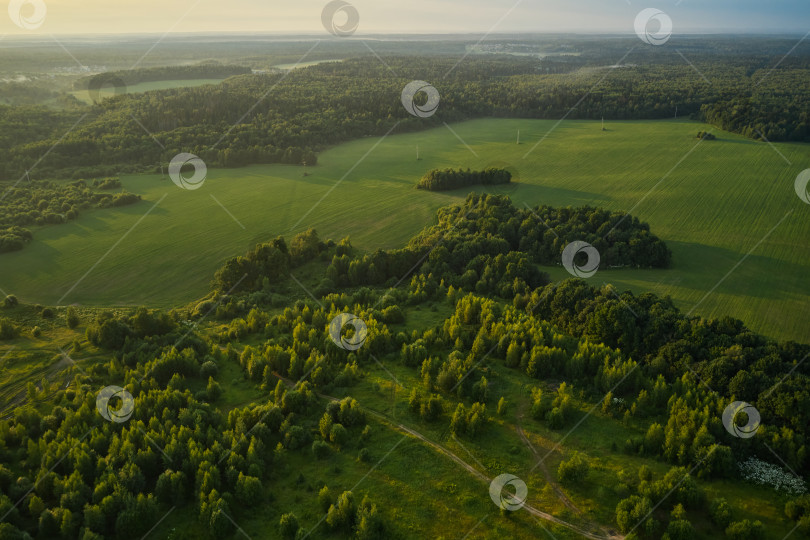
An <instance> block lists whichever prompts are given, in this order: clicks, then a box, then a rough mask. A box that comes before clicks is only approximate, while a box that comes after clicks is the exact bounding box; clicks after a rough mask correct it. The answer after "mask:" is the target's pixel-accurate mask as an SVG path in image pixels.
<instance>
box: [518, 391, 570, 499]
mask: <svg viewBox="0 0 810 540" xmlns="http://www.w3.org/2000/svg"><path fill="white" fill-rule="evenodd" d="M524 410H525V404H521V407H520V408H519V409H518V414H517V422H516V423H515V431H517V434H518V436H520V439H521V440H522V441H523V444H525V445H526V447H528V449H529V450H531V452H532V454H533V455H534V457H535V458H536V459H537V463H538V464H539V466H540V470H541V471H542V473H543V477H544V478H545V480H546V483H547V484H548V485H549V486H551V489H553V490H554V493H555V494H556V495H557V498H558V499H560V502H562V503H563V504H564V505H565V506H566V507H568V509H569V510H571V511H572V512H574V513H576V514H579V515H582V510H580V509H579V508H578V507H577V505H575V504H574V501H572V500H571V499H569V498H568V495H566V494H565V492H564V491H563V490H562V488H561V487H560V485H559V484H558V483H557V482H556V481H555V480H554V477H553V476H552V475H551V471H549V470H548V465H546V461H545V460H544V459H543V456H541V455H540V452H538V451H537V448H535V447H534V445H533V444H532V443H531V441H529V438H528V437H527V436H526V432H525V431H523V426H522V425H521V420H522V419H523V412H524Z"/></svg>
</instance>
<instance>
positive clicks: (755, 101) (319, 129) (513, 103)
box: [0, 51, 810, 179]
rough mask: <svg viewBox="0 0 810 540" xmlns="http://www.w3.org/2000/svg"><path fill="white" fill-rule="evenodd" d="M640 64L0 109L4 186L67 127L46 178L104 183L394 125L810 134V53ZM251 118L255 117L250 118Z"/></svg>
mask: <svg viewBox="0 0 810 540" xmlns="http://www.w3.org/2000/svg"><path fill="white" fill-rule="evenodd" d="M633 54H634V56H633V58H632V61H633V63H632V64H631V63H630V59H628V60H627V63H626V64H624V65H622V66H621V67H612V68H611V67H606V66H605V64H602V65H599V64H598V63H597V62H599V61H604V56H598V57H591V58H587V59H584V60H583V59H577V58H569V57H560V58H556V59H542V60H541V59H536V58H531V57H517V58H516V57H511V56H507V55H487V56H473V57H470V58H468V59H466V60H465V62H463V63H462V64H460V65H458V66H457V67H454V64H455V63H456V59H455V58H454V57H444V56H434V57H407V56H392V57H390V58H386V59H385V64H382V63H380V62H379V61H378V60H377V59H376V58H373V57H371V58H368V57H366V58H354V59H349V60H346V61H344V62H332V63H325V64H320V65H316V66H310V67H308V68H306V69H297V70H293V71H292V72H289V73H284V74H281V73H265V74H256V75H241V76H236V77H232V78H230V79H228V80H226V81H225V82H223V83H222V84H220V85H217V86H213V87H212V86H207V87H199V88H179V89H171V90H161V91H153V92H147V93H144V94H137V95H119V96H117V97H115V98H111V99H106V100H104V101H103V102H102V103H100V104H97V105H95V106H92V107H89V106H88V107H85V106H77V107H72V108H69V109H63V110H54V109H48V108H45V107H14V108H12V107H0V128H2V129H0V149H2V150H3V152H4V153H5V155H6V156H7V158H6V159H5V160H4V161H3V163H2V164H0V178H4V179H16V178H19V176H20V175H21V174H23V173H24V172H25V170H26V167H27V166H30V164H31V163H33V162H35V161H36V160H37V159H39V158H40V157H41V156H42V155H43V154H45V153H46V151H47V150H48V149H49V148H50V147H51V146H52V145H53V143H54V142H55V141H56V140H57V139H59V138H60V137H62V136H63V135H65V133H66V132H67V131H68V130H70V132H69V133H68V134H67V135H66V136H65V138H64V140H63V141H62V142H61V143H60V144H59V145H58V146H57V147H56V148H54V149H53V151H52V152H51V153H50V154H49V155H48V157H47V159H46V160H44V161H43V162H42V163H41V164H40V165H39V166H38V169H40V171H41V174H42V175H45V176H46V177H47V176H57V175H74V176H73V177H74V178H79V177H87V176H102V175H107V174H110V173H109V169H108V168H109V167H111V166H113V165H117V166H119V167H120V169H119V170H122V169H123V170H132V171H136V170H159V169H160V165H161V163H163V164H165V163H168V162H169V161H170V160H171V159H172V158H173V157H174V156H175V155H176V154H178V153H180V152H191V153H194V154H196V155H199V156H200V157H201V158H203V159H204V160H205V161H206V163H208V164H209V165H210V166H224V167H235V166H241V165H245V164H249V163H291V164H301V163H304V162H306V163H308V164H313V163H315V161H316V152H317V151H319V150H322V149H324V148H326V147H328V146H330V145H334V144H337V143H339V142H344V141H347V140H350V139H355V138H358V137H365V136H374V135H382V134H384V133H386V132H388V131H389V130H390V129H391V128H392V127H394V125H395V124H397V123H398V124H397V130H398V131H400V132H401V131H412V130H418V129H424V128H427V127H433V126H435V125H439V124H441V122H453V121H459V120H463V119H469V118H477V117H482V116H502V117H521V118H550V119H559V118H569V119H576V118H601V117H604V118H606V119H617V120H622V119H657V118H669V117H673V116H675V115H676V114H678V115H680V116H687V115H694V116H696V117H699V118H705V119H706V120H707V121H709V122H711V123H714V124H715V125H718V126H719V127H721V128H723V129H729V130H732V131H737V132H740V133H744V134H746V135H749V136H751V137H755V138H762V137H765V138H767V139H768V140H771V141H775V140H786V141H806V140H808V138H809V137H810V123H809V122H808V114H810V113H808V109H807V107H806V103H807V102H808V98H809V97H810V95H808V92H810V90H808V87H807V85H805V84H803V82H802V81H804V79H805V78H806V76H807V73H808V69H810V66H808V60H807V57H806V56H803V55H794V56H792V57H791V58H790V59H789V60H787V61H785V62H784V63H782V64H781V65H779V66H778V68H776V69H771V68H770V60H769V59H768V58H763V57H761V56H733V55H732V56H731V57H722V58H720V59H718V58H716V57H712V56H709V55H707V54H706V53H703V52H700V51H695V52H692V55H693V56H692V58H693V60H692V63H693V65H694V66H695V67H696V68H697V69H699V70H700V73H701V74H702V75H703V76H704V77H705V78H706V80H704V79H703V78H702V77H701V76H700V75H699V74H698V72H696V71H695V68H693V67H692V66H690V65H688V64H685V63H684V62H683V60H682V58H681V57H679V56H678V55H676V54H674V53H665V52H661V53H660V54H657V55H655V56H652V57H651V56H650V55H651V53H649V52H647V53H644V52H637V53H633ZM616 60H618V58H616V59H613V60H612V62H616ZM608 65H610V64H608ZM188 69H192V70H193V69H202V68H188ZM204 69H208V68H204ZM211 69H214V68H213V67H212V68H211ZM217 69H230V67H229V66H220V67H218V68H217ZM606 69H610V70H611V71H610V72H609V73H605V70H606ZM159 71H160V70H157V71H156V72H155V73H157V72H159ZM122 77H123V75H122ZM414 79H420V80H427V81H432V82H433V83H434V84H436V87H437V89H438V91H439V92H440V94H441V106H440V109H439V113H438V114H437V115H436V117H434V118H431V119H417V118H413V117H409V116H408V114H407V112H406V111H405V110H404V109H403V108H402V107H400V106H399V96H400V93H401V91H402V89H403V88H404V86H405V85H406V84H407V83H408V82H410V81H411V80H414ZM707 81H709V82H707ZM597 82H598V83H599V84H596V83H597ZM271 89H272V98H271V99H268V97H267V95H266V94H267V93H268V91H269V90H271ZM245 111H250V115H248V116H247V117H243V115H244V114H245ZM85 115H86V116H85ZM138 122H140V123H141V124H143V126H144V127H146V128H147V130H148V131H149V133H151V134H152V135H154V136H155V137H156V138H157V139H158V140H159V141H161V144H162V145H163V146H164V147H165V148H161V147H160V146H158V145H156V144H155V143H154V140H152V138H151V136H150V134H149V133H147V132H145V131H144V130H143V129H142V128H141V126H139V125H138ZM74 124H75V127H74V128H73V129H72V130H71V129H70V128H71V127H72V126H74ZM11 127H13V128H14V136H13V137H12V136H11V135H10V133H11V130H10V128H11Z"/></svg>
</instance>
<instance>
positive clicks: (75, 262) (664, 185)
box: [0, 81, 810, 341]
mask: <svg viewBox="0 0 810 540" xmlns="http://www.w3.org/2000/svg"><path fill="white" fill-rule="evenodd" d="M185 82H188V81H185ZM555 123H556V122H553V121H542V120H502V119H487V120H476V121H470V122H465V123H461V124H457V125H454V126H453V130H454V131H455V132H456V133H457V134H458V135H459V136H460V137H461V138H462V139H463V140H464V141H465V142H466V143H467V144H468V145H469V146H470V149H471V150H472V151H471V150H470V149H468V148H466V147H465V145H464V144H462V143H461V142H460V141H459V139H458V138H456V137H455V136H454V135H453V133H451V132H450V131H449V130H448V129H447V128H445V127H440V128H436V129H433V130H431V131H427V132H422V133H413V134H407V135H392V136H390V137H388V138H387V139H386V140H384V141H383V142H382V143H381V144H380V145H379V146H378V147H377V148H376V149H375V150H374V151H373V152H371V153H370V154H369V155H368V157H367V158H366V159H365V160H363V161H362V162H361V163H360V164H359V165H357V167H356V168H354V170H352V172H351V173H350V174H348V175H347V176H346V178H345V180H344V181H343V182H342V183H340V184H339V185H338V186H337V187H336V188H334V190H333V191H332V192H331V193H329V194H328V196H326V198H325V199H324V200H323V202H322V203H321V204H320V205H319V206H317V208H315V209H314V210H312V212H311V213H309V214H308V215H306V214H307V212H308V211H310V209H312V207H313V205H315V204H316V203H317V202H318V201H319V200H320V199H321V198H322V197H324V196H325V195H326V194H327V193H328V192H329V191H330V190H331V189H332V188H333V187H334V186H335V185H336V183H337V182H338V181H339V180H340V179H341V177H343V176H344V175H346V173H347V172H348V171H349V170H350V169H352V167H353V166H354V165H355V164H356V163H357V162H358V161H359V160H361V158H362V157H363V156H364V155H365V154H366V152H368V151H369V150H370V149H371V148H372V147H373V146H374V145H375V144H376V143H377V142H378V139H377V138H366V139H361V140H357V141H353V142H351V143H347V144H344V145H341V146H339V147H336V148H333V149H331V150H329V151H326V152H323V153H322V154H321V155H320V156H319V165H318V166H317V167H310V168H309V172H310V175H309V176H306V177H305V176H304V174H303V169H302V168H301V167H293V166H283V165H273V166H253V167H248V168H243V169H231V170H210V171H209V175H208V179H207V181H206V183H205V185H204V186H203V188H202V189H199V190H197V191H183V190H180V189H179V188H177V187H176V186H175V185H174V184H173V183H171V181H170V180H169V179H168V178H165V177H164V178H161V177H160V176H158V175H142V176H125V177H122V181H123V183H124V185H125V187H126V189H127V190H129V191H132V192H135V193H138V194H141V195H142V196H143V198H144V201H143V202H141V203H140V204H136V205H133V206H130V207H126V208H122V209H114V210H103V211H94V212H88V213H85V214H84V215H82V216H81V217H80V218H79V219H78V220H77V221H75V222H71V223H69V224H67V225H61V226H54V227H46V228H41V229H36V230H35V231H34V235H35V240H34V242H32V243H31V244H30V245H29V246H27V247H26V248H25V249H24V250H23V251H20V252H16V253H12V254H5V255H3V256H2V258H1V259H0V261H2V265H1V266H0V288H2V289H3V290H4V291H5V292H6V293H9V294H16V295H17V296H18V297H19V298H20V300H21V301H24V302H37V303H42V304H55V303H57V302H59V301H60V299H62V302H61V303H62V304H69V303H79V304H84V305H137V304H145V305H150V306H163V307H169V306H177V305H179V304H183V303H186V302H189V301H192V300H194V299H196V298H198V297H201V296H203V295H204V294H205V293H206V291H207V289H208V284H209V282H210V280H211V277H212V276H213V273H214V271H215V270H216V268H217V267H218V266H219V265H220V264H221V263H222V262H223V260H224V259H225V258H227V257H230V256H233V255H236V254H241V253H243V252H244V251H245V250H246V249H247V248H248V247H249V246H251V245H253V244H255V243H256V242H258V241H261V240H265V239H267V238H269V237H273V236H276V235H279V234H283V235H286V236H290V235H291V234H293V233H295V232H298V231H300V230H303V229H306V228H309V227H315V228H316V229H317V230H318V232H319V234H320V235H321V237H322V238H332V239H339V238H341V237H343V236H346V235H349V236H351V238H352V242H353V244H354V245H355V246H356V247H359V248H360V249H363V250H372V249H376V248H394V247H398V246H401V245H402V244H403V243H404V242H405V241H407V239H408V238H409V237H410V236H412V235H413V234H414V233H415V232H417V231H418V230H420V229H422V228H423V227H424V226H426V225H429V224H430V223H432V220H433V214H434V211H435V210H436V209H437V208H438V207H440V206H443V205H447V204H450V203H454V202H458V201H460V200H462V199H463V197H464V196H465V194H466V192H462V191H457V192H444V193H432V192H426V191H421V190H415V189H414V184H415V183H416V181H417V179H418V178H419V177H420V176H421V175H422V174H423V173H424V172H426V171H427V170H429V169H432V168H436V167H471V168H476V167H483V166H487V165H491V164H503V163H506V164H509V165H510V166H512V167H514V168H515V169H517V170H518V171H519V175H520V180H519V182H520V183H519V184H518V185H517V186H515V189H514V191H512V192H511V196H512V198H513V200H514V201H515V203H516V204H519V205H523V204H524V203H528V204H531V205H535V204H549V205H554V206H565V205H575V206H580V205H586V204H589V205H595V206H602V207H605V208H608V209H611V210H625V211H629V210H631V209H632V208H633V207H634V206H636V205H637V204H638V203H639V201H641V199H642V198H643V197H645V195H646V194H648V193H649V195H648V196H647V197H646V198H645V199H644V200H643V202H640V204H638V205H637V206H636V207H635V209H634V210H633V211H632V213H633V214H634V215H636V216H638V217H639V218H640V219H641V220H643V221H647V222H649V224H650V226H651V229H652V232H653V233H654V234H656V235H657V236H659V237H661V238H662V239H663V240H664V241H665V242H666V243H667V244H668V245H669V246H670V248H671V249H672V251H673V254H674V258H673V266H672V268H671V269H668V270H607V271H602V272H599V273H598V274H597V275H596V276H594V277H593V278H591V280H590V281H591V283H592V284H594V285H601V284H602V283H604V282H611V283H615V284H616V285H618V286H619V288H630V289H632V290H634V291H636V292H641V291H652V292H655V293H657V294H660V295H667V294H668V295H671V296H672V298H673V299H674V300H675V302H676V304H677V305H678V306H679V307H681V308H682V309H683V311H684V312H689V311H690V310H693V309H694V313H695V314H699V315H703V316H711V317H717V316H722V315H732V316H734V317H737V318H740V319H742V320H743V321H745V322H746V323H747V324H748V325H749V326H750V327H751V328H753V329H754V330H756V331H758V332H761V333H764V334H766V335H769V336H772V337H777V338H783V339H796V340H801V341H808V340H810V332H809V331H808V330H807V327H806V324H805V323H804V322H803V321H804V320H806V316H807V309H808V305H810V304H808V302H807V300H808V296H807V294H808V288H807V286H806V271H807V264H808V262H810V245H808V243H807V241H806V240H807V238H808V237H810V219H808V214H810V207H808V206H807V205H805V204H804V203H802V201H801V200H799V198H798V197H797V196H796V194H795V192H794V188H793V182H794V179H795V178H796V176H797V174H798V173H799V172H800V171H802V170H803V169H806V168H808V167H810V155H808V152H807V146H806V145H800V144H776V145H773V147H771V146H769V145H768V144H766V143H758V142H754V141H750V140H747V139H745V138H743V137H741V136H738V135H733V134H730V133H725V132H718V133H716V134H717V135H718V140H716V141H705V142H702V143H700V144H699V145H698V146H697V147H696V144H697V140H696V139H695V134H696V133H697V132H698V131H699V130H702V129H708V128H707V126H705V125H704V124H700V123H697V122H693V121H645V122H642V121H638V122H611V123H609V124H608V125H607V126H606V127H607V130H606V131H602V130H601V127H600V124H599V123H598V122H590V121H571V122H565V123H563V124H561V125H560V126H558V127H557V128H556V129H554V130H553V131H552V133H551V134H550V135H549V136H548V137H547V138H546V139H545V140H544V141H543V142H542V143H541V144H540V145H539V146H538V147H537V148H536V149H535V150H534V151H533V152H532V153H530V154H529V155H528V157H526V158H525V159H524V155H525V154H526V153H527V152H529V150H530V149H531V147H532V146H533V145H534V143H535V142H536V141H538V140H540V139H541V138H542V137H543V136H544V135H546V133H547V132H548V131H549V130H550V129H552V128H553V127H554V125H555ZM518 129H519V130H520V133H521V139H522V141H524V143H523V144H521V145H517V144H515V140H516V135H517V131H518ZM417 145H418V146H419V149H420V151H419V153H420V157H421V160H419V161H417V159H416V152H417ZM473 151H474V152H475V154H477V155H474V154H473ZM690 151H691V153H690ZM780 153H781V154H782V155H783V156H784V158H783V157H782V156H780ZM687 154H688V155H687ZM786 160H789V161H790V162H791V164H790V165H788V163H787V162H786ZM662 179H663V181H662ZM659 182H660V185H658V186H657V188H656V189H655V190H653V191H652V192H651V193H650V190H651V189H652V188H653V187H654V186H656V184H659ZM164 195H166V197H165V199H162V202H160V204H159V205H158V206H157V207H156V208H155V209H154V210H153V211H152V212H151V213H150V214H149V215H148V216H147V217H145V218H144V219H143V221H141V222H140V224H138V225H137V226H136V227H135V228H134V229H133V230H132V231H131V232H130V233H129V234H128V235H127V236H126V237H125V238H124V239H123V240H121V238H122V237H123V236H124V235H125V234H126V233H127V231H129V230H130V229H131V228H132V227H133V226H134V225H135V224H136V222H138V220H139V219H140V218H141V217H142V216H143V215H144V214H146V213H147V211H148V210H149V209H150V208H151V207H152V206H153V205H154V204H155V203H157V202H158V201H159V200H161V198H162V197H163V196H164ZM214 197H215V198H216V199H217V200H218V201H219V202H221V203H222V204H223V205H224V206H225V207H226V208H227V209H228V211H229V212H230V213H232V214H233V216H234V217H235V218H236V219H237V220H238V221H239V223H241V225H240V224H238V223H236V222H235V221H234V220H233V219H232V218H231V217H230V216H229V215H228V213H227V212H226V211H225V210H223V209H222V208H221V207H220V206H219V204H218V203H217V202H216V201H215V200H214ZM789 212H791V213H790V214H788V213H789ZM304 215H306V217H305V218H303V219H302V217H303V216H304ZM786 215H787V217H785V216H786ZM783 218H785V219H784V221H782V223H781V225H780V226H779V227H777V228H776V229H775V230H773V231H772V229H773V228H774V227H775V226H776V225H777V223H779V222H780V220H783ZM299 221H300V223H299ZM296 224H298V225H297V227H295V226H296ZM242 226H244V229H243V228H242ZM293 227H295V229H294V230H293ZM769 231H772V232H771V234H770V235H769V236H768V237H767V239H766V240H764V241H762V242H761V244H759V245H757V244H758V243H759V242H760V241H761V240H762V239H763V238H764V237H765V236H766V235H767V234H768V233H769ZM119 240H121V241H120V243H119V244H117V245H116V243H117V242H119ZM755 247H756V249H754V250H753V252H752V253H751V254H750V256H749V257H747V258H746V259H745V260H744V261H743V262H742V263H741V264H740V265H739V266H738V267H737V268H736V269H735V265H737V263H738V262H739V261H741V260H742V259H743V258H744V257H745V256H746V254H747V253H748V252H749V251H751V250H752V249H753V248H755ZM102 258H103V260H101V262H100V263H98V264H97V266H95V267H94V265H96V263H97V261H99V260H100V259H102ZM93 267H94V268H93ZM91 268H93V270H92V271H90V272H89V273H88V271H89V270H90V269H91ZM548 270H549V271H550V272H551V273H552V275H553V277H555V278H562V277H567V274H566V273H565V272H564V271H563V270H562V269H561V268H551V269H548ZM732 270H733V271H732ZM730 271H732V272H731V274H730V275H729V276H728V278H727V279H725V281H723V282H722V283H721V284H720V285H719V286H717V288H716V289H715V290H714V291H713V292H712V293H711V294H709V295H708V296H707V297H706V298H705V299H704V300H703V301H702V302H701V299H703V297H704V295H706V294H707V293H708V292H709V291H711V290H712V289H713V288H714V287H715V286H716V285H717V284H718V282H720V281H721V279H722V278H723V277H724V276H725V275H726V274H727V273H729V272H730ZM86 273H87V276H86V278H85V279H84V280H83V281H81V283H79V284H78V285H77V286H76V287H75V288H74V289H73V290H72V292H70V294H67V296H64V295H65V294H66V293H67V292H68V291H69V290H70V289H71V287H73V286H74V284H75V283H76V282H77V281H78V280H79V279H80V278H82V276H83V275H85V274H86ZM63 296H64V298H63ZM698 304H699V305H698ZM695 306H697V308H695Z"/></svg>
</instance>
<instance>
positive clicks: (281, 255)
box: [214, 229, 326, 293]
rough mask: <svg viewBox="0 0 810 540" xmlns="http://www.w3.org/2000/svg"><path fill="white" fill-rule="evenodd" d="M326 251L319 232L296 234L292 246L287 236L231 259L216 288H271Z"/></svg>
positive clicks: (226, 290) (225, 290)
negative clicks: (293, 270) (289, 271)
mask: <svg viewBox="0 0 810 540" xmlns="http://www.w3.org/2000/svg"><path fill="white" fill-rule="evenodd" d="M325 249H326V244H324V243H323V242H321V241H320V239H319V238H318V233H317V232H316V231H315V230H314V229H309V230H307V231H304V232H302V233H300V234H298V235H296V236H295V237H294V238H293V239H292V240H291V241H290V244H289V245H288V244H287V241H286V240H284V238H283V237H281V236H279V237H278V238H276V239H274V240H272V241H270V242H266V243H263V244H259V245H257V246H256V247H254V248H253V249H252V250H250V251H248V252H247V253H246V254H245V255H240V256H238V257H234V258H232V259H228V260H227V261H226V262H225V264H224V265H223V266H222V267H221V268H220V269H219V270H218V271H217V272H216V274H215V276H214V287H215V288H216V289H218V290H220V291H222V292H226V293H233V292H236V291H255V290H259V289H262V288H265V289H267V288H268V287H269V286H270V285H271V284H272V283H276V282H278V281H281V280H284V279H287V278H288V277H289V273H288V270H289V269H290V268H295V267H296V266H300V265H301V264H304V263H306V262H308V261H310V260H312V259H314V258H315V257H316V256H317V255H318V254H320V253H321V252H322V251H324V250H325Z"/></svg>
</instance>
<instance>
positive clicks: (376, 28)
mask: <svg viewBox="0 0 810 540" xmlns="http://www.w3.org/2000/svg"><path fill="white" fill-rule="evenodd" d="M17 3H18V4H20V3H21V4H22V8H21V9H22V10H23V14H24V16H32V15H34V12H35V10H34V7H33V4H32V3H31V0H18V2H17ZM13 4H14V2H12V5H13ZM326 4H327V2H326V1H325V0H303V1H302V2H298V3H297V4H296V5H295V6H292V7H284V8H280V7H278V6H273V5H267V4H266V3H263V2H259V1H258V0H234V1H233V2H231V3H229V4H228V6H227V7H225V8H223V7H222V5H213V3H211V2H210V0H196V2H195V1H189V2H183V3H176V4H166V3H165V2H158V1H157V0H142V1H138V2H136V1H134V0H121V1H120V2H119V3H118V4H117V5H116V6H115V8H114V9H111V8H110V5H109V4H108V3H106V2H105V3H102V2H101V1H100V0H70V1H69V0H46V1H45V2H44V6H45V7H46V12H45V14H44V18H42V17H37V19H39V20H40V21H41V25H38V26H37V25H34V26H36V28H31V29H27V30H26V29H23V28H20V27H19V26H18V25H15V24H14V23H13V22H12V20H11V17H10V16H9V17H7V18H5V19H4V22H3V23H2V25H0V36H9V37H10V36H15V37H16V36H20V35H32V34H33V35H37V34H39V35H49V34H54V35H80V34H81V35H110V34H160V35H162V34H166V33H169V34H178V35H182V34H189V33H192V34H211V33H226V34H233V33H245V34H250V33H264V34H276V35H324V34H325V30H324V28H323V26H322V24H321V12H322V10H323V8H324V6H325V5H326ZM351 4H352V5H353V6H354V7H355V8H356V9H357V11H358V13H359V16H360V24H359V27H358V31H357V34H356V35H358V36H360V35H368V36H371V35H379V34H394V35H426V34H427V35H431V34H445V35H457V34H479V35H480V34H482V33H486V32H490V31H492V32H494V33H498V34H516V33H520V34H525V33H529V34H548V33H553V34H560V33H580V34H602V35H605V34H609V35H613V34H621V35H623V34H627V35H631V34H632V33H633V22H634V19H635V16H636V15H637V14H638V12H639V11H641V10H642V9H644V8H648V7H655V8H658V9H660V10H662V11H664V12H666V13H667V14H668V15H669V16H670V17H671V18H672V21H673V32H674V33H675V34H678V33H693V34H706V33H711V34H729V33H730V34H740V33H744V34H804V33H805V32H807V31H808V30H810V5H808V4H807V3H806V2H798V1H794V0H774V1H772V2H769V3H767V4H766V3H762V2H754V1H752V0H742V1H734V0H717V1H715V2H712V4H711V5H705V4H704V5H701V4H697V3H694V2H689V1H688V0H686V1H683V0H681V1H664V2H652V3H647V2H645V3H643V4H642V3H638V2H632V1H631V0H624V1H620V0H609V1H607V2H606V1H604V0H579V1H576V2H567V1H565V0H542V1H538V0H506V1H497V0H496V1H486V2H485V1H483V0H467V1H463V0H445V1H443V2H442V3H441V4H438V3H435V2H429V1H428V0H413V1H412V2H410V3H408V4H403V3H399V2H393V1H391V0H383V1H379V0H377V1H375V2H372V1H371V0H352V2H351Z"/></svg>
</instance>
